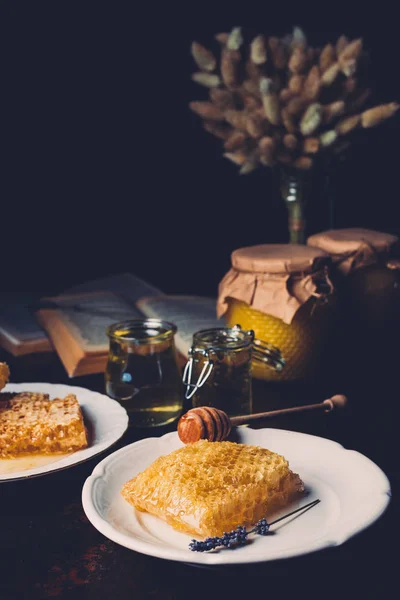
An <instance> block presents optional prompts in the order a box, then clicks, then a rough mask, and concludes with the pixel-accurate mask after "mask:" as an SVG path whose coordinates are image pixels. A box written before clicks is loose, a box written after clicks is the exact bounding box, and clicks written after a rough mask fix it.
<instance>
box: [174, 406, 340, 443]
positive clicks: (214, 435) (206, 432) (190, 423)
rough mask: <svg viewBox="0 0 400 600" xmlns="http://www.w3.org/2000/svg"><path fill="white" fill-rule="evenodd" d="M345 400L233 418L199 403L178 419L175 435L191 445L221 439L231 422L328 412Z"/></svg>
mask: <svg viewBox="0 0 400 600" xmlns="http://www.w3.org/2000/svg"><path fill="white" fill-rule="evenodd" d="M346 403H347V398H346V396H343V395H342V394H338V395H336V396H332V398H329V399H328V400H324V401H323V402H320V403H319V404H306V405H305V406H295V407H294V408H283V409H281V410H271V411H269V412H264V413H255V414H254V415H242V416H240V417H232V418H229V417H228V415H227V414H226V413H225V412H224V411H223V410H219V409H218V408H212V407H210V406H199V407H198V408H192V409H191V410H189V411H188V412H187V413H185V414H184V415H183V416H182V417H181V418H180V419H179V421H178V435H179V438H180V440H181V441H182V442H183V443H184V444H192V443H193V442H198V441H199V440H208V441H209V442H221V441H222V440H225V439H226V438H227V437H228V435H229V434H230V431H231V429H232V426H234V425H247V424H248V423H253V421H261V420H262V419H268V418H270V417H279V416H281V415H288V414H293V413H299V412H306V411H312V410H323V411H324V412H331V411H332V410H333V409H334V408H343V407H344V406H345V405H346Z"/></svg>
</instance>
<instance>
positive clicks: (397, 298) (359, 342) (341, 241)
mask: <svg viewBox="0 0 400 600" xmlns="http://www.w3.org/2000/svg"><path fill="white" fill-rule="evenodd" d="M307 244H309V245H310V246H311V245H312V246H313V247H318V248H321V249H322V250H324V251H325V252H328V253H329V254H330V256H331V258H332V263H333V271H332V277H333V278H334V280H335V287H336V288H337V290H338V299H339V303H338V308H339V310H340V315H341V319H340V320H341V339H342V341H343V342H345V344H344V345H345V347H346V350H347V352H348V353H349V355H351V357H352V362H353V368H354V366H355V364H356V363H357V362H358V363H359V366H360V368H361V369H362V370H363V372H364V373H366V372H367V371H368V368H369V367H371V368H372V369H373V370H376V371H379V370H380V368H383V369H384V370H386V369H385V365H386V368H387V367H388V365H389V362H390V357H391V355H392V353H391V352H390V349H391V348H392V347H394V345H397V343H398V338H399V334H400V331H399V323H400V261H399V257H400V243H399V238H398V237H397V236H394V235H391V234H388V233H383V232H379V231H373V230H369V229H361V228H354V229H353V228H351V229H332V230H328V231H323V232H320V233H317V234H315V235H312V236H311V237H309V238H308V240H307ZM378 348H380V349H381V350H383V351H379V352H378V351H376V349H378ZM374 349H375V350H374ZM379 357H382V362H383V364H381V365H380V366H379V367H378V361H379ZM396 360H397V359H396Z"/></svg>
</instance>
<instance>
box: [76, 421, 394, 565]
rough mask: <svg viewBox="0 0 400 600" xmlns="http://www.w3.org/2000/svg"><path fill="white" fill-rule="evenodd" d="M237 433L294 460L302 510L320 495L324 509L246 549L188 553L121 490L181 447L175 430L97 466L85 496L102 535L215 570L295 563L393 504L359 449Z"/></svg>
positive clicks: (291, 436) (285, 434) (275, 434)
mask: <svg viewBox="0 0 400 600" xmlns="http://www.w3.org/2000/svg"><path fill="white" fill-rule="evenodd" d="M238 433H239V437H240V439H239V441H240V442H241V443H244V444H252V445H257V446H261V447H264V448H268V449H269V450H272V451H274V452H277V453H278V454H281V455H283V456H285V458H287V459H288V461H289V464H290V467H291V469H292V470H293V471H295V472H296V473H299V475H300V477H301V478H302V480H303V481H304V483H305V486H306V491H307V496H306V497H305V498H303V499H302V500H301V501H300V502H299V503H298V504H297V506H302V505H303V504H306V503H308V502H310V501H312V500H314V499H317V498H319V499H320V500H321V502H320V504H318V505H317V506H315V507H314V508H312V509H311V510H309V511H307V512H305V513H303V514H301V516H299V517H297V518H296V516H293V517H291V518H289V519H287V520H285V521H282V522H281V523H279V524H277V525H276V526H275V527H273V528H271V531H274V532H275V534H274V535H268V536H265V537H263V536H251V543H249V544H247V545H245V546H243V547H238V548H235V549H223V550H219V551H212V552H205V553H196V552H192V551H190V550H189V548H188V544H189V542H190V540H191V536H189V535H186V534H183V533H179V532H177V531H175V530H174V529H172V527H170V526H169V525H167V524H166V523H164V522H163V521H161V520H160V519H158V518H157V517H154V516H152V515H149V514H147V513H140V512H138V511H136V510H134V509H133V508H132V507H131V506H130V505H129V504H128V503H127V502H126V501H125V500H124V499H123V498H122V496H121V493H120V491H121V488H122V485H123V484H124V483H125V482H126V481H127V480H129V479H131V478H132V477H134V476H135V475H136V474H137V473H139V472H140V471H143V470H144V469H145V468H146V467H147V466H148V465H150V464H151V463H152V462H153V461H154V460H155V459H156V458H157V457H158V456H160V455H161V454H168V453H169V452H171V451H172V450H175V449H176V448H179V447H181V446H182V442H181V441H180V440H179V438H178V435H177V434H176V433H169V434H167V435H165V436H163V437H161V438H147V439H144V440H141V441H139V442H135V443H134V444H131V445H129V446H126V447H125V448H122V449H121V450H118V451H117V452H114V453H113V454H111V455H110V456H108V457H107V458H105V459H104V460H103V461H102V462H101V463H99V464H98V465H97V467H96V468H95V469H94V471H93V474H92V475H91V476H90V477H89V478H88V479H87V480H86V482H85V485H84V487H83V491H82V502H83V508H84V510H85V513H86V515H87V517H88V519H89V520H90V521H91V523H92V524H93V525H94V526H95V527H96V528H97V529H98V530H99V531H100V532H101V533H102V534H103V535H105V536H106V537H108V538H109V539H110V540H113V541H114V542H116V543H118V544H120V545H122V546H125V547H126V548H130V549H132V550H136V551H137V552H142V553H144V554H149V555H151V556H156V557H158V558H164V559H167V560H176V561H182V562H185V563H192V564H198V565H209V566H211V565H224V564H239V563H257V562H263V561H269V560H275V559H281V558H289V557H293V556H299V555H302V554H307V553H309V552H312V551H315V550H320V549H322V548H326V547H328V546H336V545H339V544H342V543H343V542H345V541H346V540H347V539H349V538H350V537H351V536H353V535H354V534H356V533H358V532H360V531H361V530H363V529H365V528H366V527H368V526H369V525H371V523H373V522H374V521H375V520H376V519H377V518H378V517H379V516H380V515H381V514H382V513H383V512H384V510H385V509H386V507H387V505H388V503H389V499H390V484H389V481H388V479H387V477H386V476H385V474H384V473H383V472H382V471H381V470H380V469H379V467H377V465H375V464H374V463H373V462H372V461H371V460H369V459H368V458H366V457H365V456H363V455H362V454H360V453H358V452H355V451H352V450H346V449H345V448H343V447H342V446H340V445H339V444H337V443H335V442H332V441H330V440H327V439H324V438H319V437H315V436H311V435H306V434H302V433H297V432H291V431H283V430H279V429H258V430H255V429H250V428H247V427H246V428H239V429H238ZM297 506H294V507H291V509H290V510H292V509H293V508H297ZM249 539H250V538H249Z"/></svg>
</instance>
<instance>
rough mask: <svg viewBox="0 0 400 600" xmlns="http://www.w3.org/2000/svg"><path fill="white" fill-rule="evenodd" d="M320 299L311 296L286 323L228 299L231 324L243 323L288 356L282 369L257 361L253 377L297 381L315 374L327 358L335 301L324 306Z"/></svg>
mask: <svg viewBox="0 0 400 600" xmlns="http://www.w3.org/2000/svg"><path fill="white" fill-rule="evenodd" d="M317 302H318V301H317V300H316V299H315V298H310V299H309V300H308V301H307V302H306V303H305V304H303V306H301V307H300V309H299V310H298V311H297V313H296V315H295V316H294V318H293V321H292V322H291V323H289V324H287V323H284V322H283V321H282V319H279V318H277V317H274V316H272V315H267V314H265V313H263V312H261V311H259V310H255V309H254V308H252V307H251V306H249V305H248V304H246V303H245V302H241V301H239V300H235V299H232V298H230V299H228V304H229V308H228V311H227V313H226V315H225V319H226V321H227V323H228V325H230V326H233V324H235V323H240V325H241V326H242V327H243V328H245V329H252V330H253V331H254V334H255V338H256V339H259V340H262V341H264V342H267V343H269V344H272V345H273V346H276V347H277V348H279V350H280V351H281V353H282V356H283V357H284V359H285V367H284V368H283V370H282V371H276V370H274V369H273V368H270V367H268V366H266V365H263V364H262V363H260V362H259V361H256V360H254V361H253V365H252V376H253V377H255V378H257V379H264V380H267V381H295V380H303V379H308V378H310V377H312V376H313V374H314V373H315V372H316V371H317V369H318V366H319V364H320V362H321V361H322V360H323V359H324V352H325V349H326V341H327V336H329V334H330V328H331V326H332V324H333V311H332V308H333V302H332V301H330V302H327V303H326V304H323V305H322V304H321V305H318V304H317Z"/></svg>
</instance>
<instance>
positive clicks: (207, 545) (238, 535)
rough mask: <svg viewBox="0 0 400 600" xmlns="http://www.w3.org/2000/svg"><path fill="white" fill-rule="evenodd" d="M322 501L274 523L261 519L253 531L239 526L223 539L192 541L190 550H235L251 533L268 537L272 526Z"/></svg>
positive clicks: (314, 502)
mask: <svg viewBox="0 0 400 600" xmlns="http://www.w3.org/2000/svg"><path fill="white" fill-rule="evenodd" d="M319 502H321V501H320V500H314V501H313V502H310V503H309V504H306V505H305V506H302V507H301V508H298V509H296V510H293V511H292V512H290V513H288V514H287V515H284V516H283V517H280V518H279V519H276V520H275V521H272V523H268V521H267V520H266V519H261V520H260V521H258V523H256V524H255V526H254V528H253V529H250V531H247V529H246V527H242V526H240V525H239V526H238V527H236V529H234V530H233V531H229V532H224V534H223V535H222V537H218V536H216V537H208V538H206V539H205V540H192V541H191V542H190V544H189V550H191V551H192V552H209V551H210V550H214V549H215V548H219V547H220V546H222V547H224V548H233V547H235V546H243V545H244V544H245V543H246V542H247V538H248V536H249V535H250V534H251V533H255V534H256V535H267V534H268V532H269V530H270V527H271V525H275V523H278V522H279V521H282V520H283V519H287V518H288V517H290V516H292V515H294V514H296V513H298V512H300V511H302V510H308V509H310V508H312V507H313V506H316V505H317V504H318V503H319Z"/></svg>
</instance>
